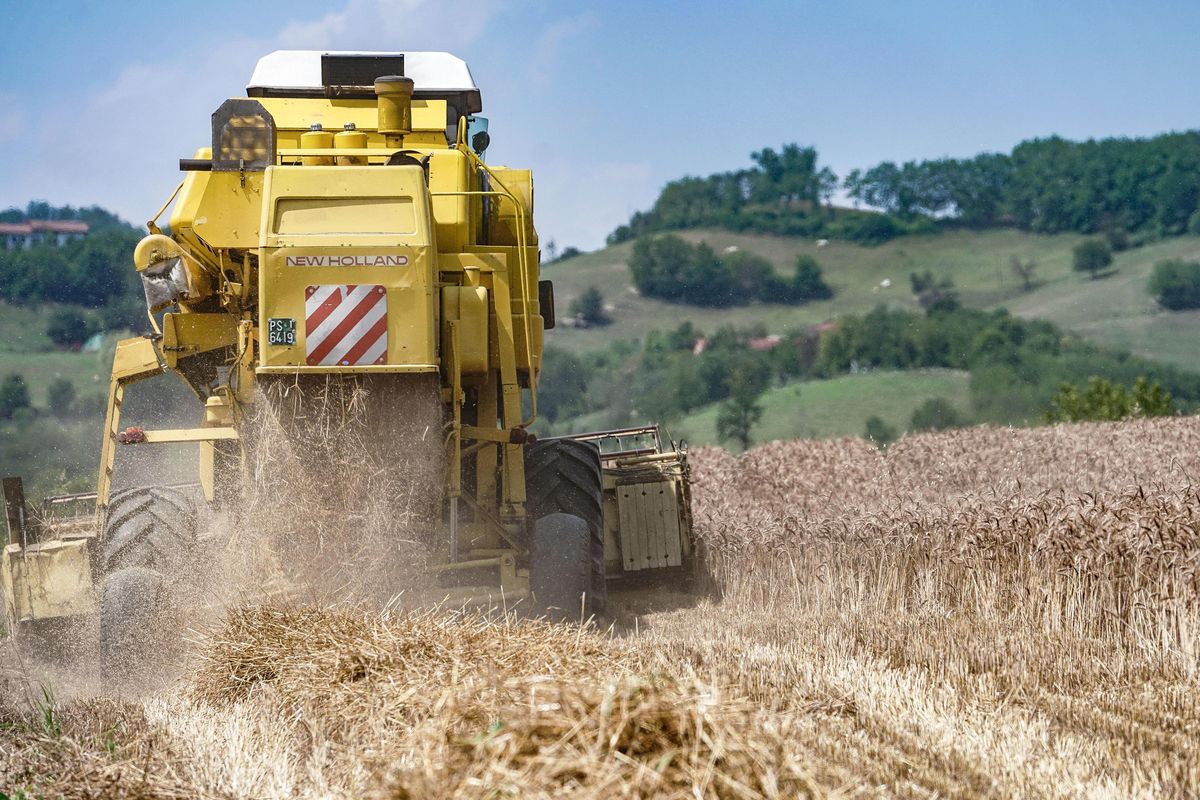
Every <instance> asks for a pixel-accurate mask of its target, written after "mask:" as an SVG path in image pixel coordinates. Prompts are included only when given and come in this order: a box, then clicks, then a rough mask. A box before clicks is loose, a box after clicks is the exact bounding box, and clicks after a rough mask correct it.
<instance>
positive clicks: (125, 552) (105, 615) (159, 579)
mask: <svg viewBox="0 0 1200 800" xmlns="http://www.w3.org/2000/svg"><path fill="white" fill-rule="evenodd" d="M197 516H198V515H197V511H196V504H195V502H194V500H193V499H192V496H191V495H189V494H188V493H187V492H185V491H183V490H180V489H175V488H170V487H158V486H155V487H142V488H137V489H127V490H125V491H122V492H119V493H117V494H115V495H114V496H113V498H112V500H111V501H110V502H109V506H108V522H107V524H106V525H105V528H104V538H103V540H102V541H101V545H100V567H101V571H102V574H103V576H104V577H103V584H102V586H101V590H100V667H101V671H102V673H103V674H104V675H105V676H107V677H109V678H111V679H117V678H120V679H128V678H130V677H133V678H135V679H140V678H142V677H144V676H145V675H146V674H148V673H147V672H146V670H148V669H149V668H152V667H153V666H154V665H155V664H161V663H163V660H164V656H165V655H166V654H168V653H169V652H170V651H171V650H172V649H173V647H172V645H173V644H175V643H174V642H172V641H171V640H172V639H173V638H174V637H175V633H176V632H175V630H174V628H175V626H174V625H173V624H172V620H171V611H172V609H173V608H174V606H175V603H174V595H175V594H176V593H177V590H176V589H174V588H173V587H176V586H178V584H179V583H180V581H181V580H182V579H183V578H185V577H186V575H185V573H186V571H187V568H188V567H189V566H190V565H191V562H192V560H193V559H194V557H195V549H196V538H197Z"/></svg>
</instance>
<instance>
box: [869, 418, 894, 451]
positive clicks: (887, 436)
mask: <svg viewBox="0 0 1200 800" xmlns="http://www.w3.org/2000/svg"><path fill="white" fill-rule="evenodd" d="M865 435H866V437H867V438H868V439H870V440H871V441H872V442H874V443H875V444H877V445H879V446H881V447H882V446H885V445H889V444H891V443H892V442H894V441H895V440H896V429H895V428H893V427H892V426H891V425H888V424H887V423H886V422H884V421H883V420H882V419H880V418H879V417H877V416H875V415H874V414H872V415H871V416H869V417H867V428H866V431H865Z"/></svg>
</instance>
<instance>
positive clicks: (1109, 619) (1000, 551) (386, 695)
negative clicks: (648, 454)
mask: <svg viewBox="0 0 1200 800" xmlns="http://www.w3.org/2000/svg"><path fill="white" fill-rule="evenodd" d="M693 472H694V478H695V497H694V507H695V514H696V521H697V526H698V531H699V533H700V535H701V537H702V540H703V542H704V544H705V547H706V548H707V550H708V552H709V556H710V560H711V565H712V570H713V574H714V578H715V584H716V587H717V590H715V591H713V592H712V593H710V594H709V595H706V596H704V597H699V598H695V597H685V596H681V595H676V594H671V593H668V592H657V593H656V592H640V593H637V594H633V595H627V596H625V597H624V598H620V599H618V600H617V604H618V608H617V610H616V611H615V612H614V613H613V617H612V618H611V619H606V620H600V621H599V622H598V624H595V625H591V626H568V625H557V626H556V625H549V624H545V623H541V622H537V621H530V620H524V619H521V618H519V617H518V616H516V615H513V614H506V613H504V612H503V611H497V612H492V613H490V614H480V613H478V612H471V613H467V612H454V611H451V610H448V609H428V610H421V611H401V610H397V609H379V608H368V607H363V606H351V605H308V606H302V605H278V604H264V603H253V602H249V603H246V604H244V605H241V606H237V607H234V608H231V609H230V610H229V612H228V613H227V614H226V615H225V616H224V618H223V619H221V620H220V621H219V622H218V623H216V624H214V625H210V626H203V627H200V628H198V629H197V630H194V631H192V632H190V633H189V639H190V640H191V647H190V656H189V659H188V661H187V663H186V665H185V666H184V668H183V670H182V672H181V673H180V674H179V676H178V677H175V678H172V679H171V680H169V681H165V682H164V684H163V685H162V686H159V687H157V688H156V689H154V690H152V691H146V692H143V693H141V694H137V695H134V694H131V693H129V692H122V691H113V690H109V691H102V690H99V689H97V688H96V687H95V686H94V685H90V686H89V682H88V681H83V682H82V683H80V682H78V681H76V682H75V683H74V684H73V683H72V681H71V680H70V679H68V678H67V677H65V676H60V675H57V674H56V673H54V672H53V671H49V670H48V669H47V668H44V667H42V666H39V665H38V664H37V663H35V662H30V661H29V660H27V659H23V658H22V657H20V656H19V655H14V651H10V652H9V653H8V655H7V657H6V661H5V663H4V668H5V670H6V671H5V672H4V674H3V678H2V680H3V681H4V683H3V692H4V694H3V697H4V700H3V703H2V705H0V776H2V783H0V787H2V788H0V791H2V792H3V793H4V794H7V795H8V796H9V797H40V796H45V797H68V798H85V797H87V798H102V797H114V798H115V797H130V798H134V797H136V798H150V797H156V798H158V797H162V798H173V797H239V798H240V797H263V798H275V797H280V798H282V797H379V798H449V797H468V798H505V797H514V798H550V797H583V798H593V797H595V798H616V797H620V798H643V797H655V798H660V797H661V798H706V797H721V798H788V797H911V798H933V797H1189V796H1196V795H1200V707H1198V703H1197V698H1198V697H1200V693H1198V691H1197V690H1198V688H1200V687H1198V683H1200V676H1198V668H1200V594H1198V588H1200V587H1198V582H1200V571H1198V567H1200V565H1198V559H1200V495H1198V493H1200V484H1198V483H1197V482H1196V481H1195V480H1194V477H1196V476H1200V419H1192V418H1176V419H1167V420H1153V421H1130V422H1124V423H1116V424H1077V425H1062V426H1056V427H1047V428H1036V429H1022V430H1009V429H998V428H976V429H969V430H962V431H954V432H950V433H939V434H921V435H915V436H908V437H905V438H903V439H901V440H900V441H898V442H896V443H895V444H893V445H892V446H891V447H890V448H889V449H888V450H887V451H885V452H881V451H879V450H877V449H876V448H875V447H874V446H872V445H871V444H870V443H868V442H865V441H863V440H860V439H841V440H832V441H795V442H787V443H774V444H769V445H765V446H762V447H759V448H757V449H753V450H751V451H749V452H748V453H746V454H745V455H743V456H741V457H734V456H732V455H730V454H728V453H726V452H724V451H721V450H717V449H703V450H700V451H696V452H694V453H693ZM0 796H3V795H2V794H0Z"/></svg>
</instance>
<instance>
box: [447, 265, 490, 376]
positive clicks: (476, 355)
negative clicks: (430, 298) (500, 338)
mask: <svg viewBox="0 0 1200 800" xmlns="http://www.w3.org/2000/svg"><path fill="white" fill-rule="evenodd" d="M452 321H454V322H457V323H458V357H459V368H460V369H461V370H462V373H463V374H464V375H482V374H484V373H486V372H487V370H488V294H487V289H485V288H483V287H482V286H443V287H442V352H443V354H444V353H446V352H448V350H449V338H450V322H452Z"/></svg>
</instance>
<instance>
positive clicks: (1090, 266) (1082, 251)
mask: <svg viewBox="0 0 1200 800" xmlns="http://www.w3.org/2000/svg"><path fill="white" fill-rule="evenodd" d="M1071 253H1072V257H1073V262H1072V263H1073V266H1074V267H1075V269H1076V270H1078V271H1079V272H1089V273H1091V276H1092V277H1093V278H1095V277H1096V275H1097V274H1098V273H1099V272H1100V270H1102V269H1104V268H1105V267H1107V266H1108V265H1109V264H1111V263H1112V251H1111V250H1109V249H1108V245H1107V244H1105V243H1104V242H1103V241H1101V240H1100V239H1085V240H1084V241H1082V242H1080V243H1079V244H1077V245H1075V249H1074V250H1072V251H1071Z"/></svg>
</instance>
